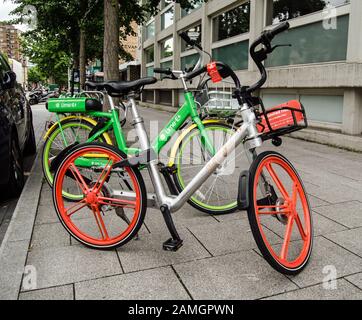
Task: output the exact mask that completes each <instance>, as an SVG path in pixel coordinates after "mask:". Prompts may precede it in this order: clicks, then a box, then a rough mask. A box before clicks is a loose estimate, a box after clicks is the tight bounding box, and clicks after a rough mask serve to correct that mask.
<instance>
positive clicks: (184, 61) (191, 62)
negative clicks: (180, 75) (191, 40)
mask: <svg viewBox="0 0 362 320" xmlns="http://www.w3.org/2000/svg"><path fill="white" fill-rule="evenodd" d="M198 60H199V55H198V54H191V55H188V56H184V57H182V58H181V70H189V69H190V68H194V67H195V65H196V63H197V61H198Z"/></svg>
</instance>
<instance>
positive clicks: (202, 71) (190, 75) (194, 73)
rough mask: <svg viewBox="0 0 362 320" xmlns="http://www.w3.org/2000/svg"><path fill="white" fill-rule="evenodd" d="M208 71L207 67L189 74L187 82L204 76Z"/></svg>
mask: <svg viewBox="0 0 362 320" xmlns="http://www.w3.org/2000/svg"><path fill="white" fill-rule="evenodd" d="M206 71H207V66H203V67H202V68H200V69H197V70H195V71H192V72H190V73H188V74H187V76H186V80H191V79H193V78H196V77H197V76H199V75H200V74H203V73H204V72H206Z"/></svg>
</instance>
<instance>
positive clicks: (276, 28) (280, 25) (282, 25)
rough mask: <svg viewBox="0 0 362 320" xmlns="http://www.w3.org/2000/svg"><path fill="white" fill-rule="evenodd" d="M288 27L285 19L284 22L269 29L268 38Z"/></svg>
mask: <svg viewBox="0 0 362 320" xmlns="http://www.w3.org/2000/svg"><path fill="white" fill-rule="evenodd" d="M289 27H290V24H289V22H288V21H286V22H283V23H281V24H279V25H278V26H276V27H275V28H274V29H272V30H270V31H269V32H268V35H269V37H270V40H272V39H273V38H274V37H275V36H276V35H277V34H279V33H282V32H284V31H286V30H288V29H289Z"/></svg>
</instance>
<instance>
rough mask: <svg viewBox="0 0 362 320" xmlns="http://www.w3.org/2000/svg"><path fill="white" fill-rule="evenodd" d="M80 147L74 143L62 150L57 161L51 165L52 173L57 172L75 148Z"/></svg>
mask: <svg viewBox="0 0 362 320" xmlns="http://www.w3.org/2000/svg"><path fill="white" fill-rule="evenodd" d="M78 145H79V142H74V143H73V144H71V145H69V146H68V147H66V148H65V149H64V150H62V151H61V152H60V153H59V154H58V155H57V156H56V157H55V159H54V160H53V161H52V162H51V163H50V166H49V169H50V172H56V171H57V170H58V168H59V166H60V165H61V164H62V162H63V160H64V158H65V157H66V156H67V155H68V154H69V153H70V152H71V151H72V150H73V149H74V148H75V147H77V146H78Z"/></svg>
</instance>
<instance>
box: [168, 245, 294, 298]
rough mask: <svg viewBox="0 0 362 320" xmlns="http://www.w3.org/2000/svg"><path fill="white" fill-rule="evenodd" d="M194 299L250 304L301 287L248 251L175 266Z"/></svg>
mask: <svg viewBox="0 0 362 320" xmlns="http://www.w3.org/2000/svg"><path fill="white" fill-rule="evenodd" d="M174 267H175V270H176V272H177V273H178V275H179V276H180V278H181V280H182V282H183V283H184V284H185V286H186V287H187V288H188V290H189V292H190V294H191V295H192V297H193V298H194V299H196V300H198V299H211V300H215V299H226V300H230V299H231V300H240V299H241V300H244V299H245V300H249V299H259V298H263V297H266V296H270V295H273V294H277V293H284V292H286V291H290V290H295V289H297V288H298V287H297V286H296V285H295V284H294V283H292V282H291V281H290V280H288V279H287V278H286V277H285V276H283V275H281V274H279V273H278V272H276V271H274V270H273V269H272V268H270V267H269V265H267V264H266V263H265V262H264V261H263V258H261V257H260V256H259V255H258V254H257V253H255V252H254V251H245V252H240V253H234V254H229V255H225V256H220V257H214V258H210V259H203V260H199V261H193V262H189V263H183V264H177V265H175V266H174Z"/></svg>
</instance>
